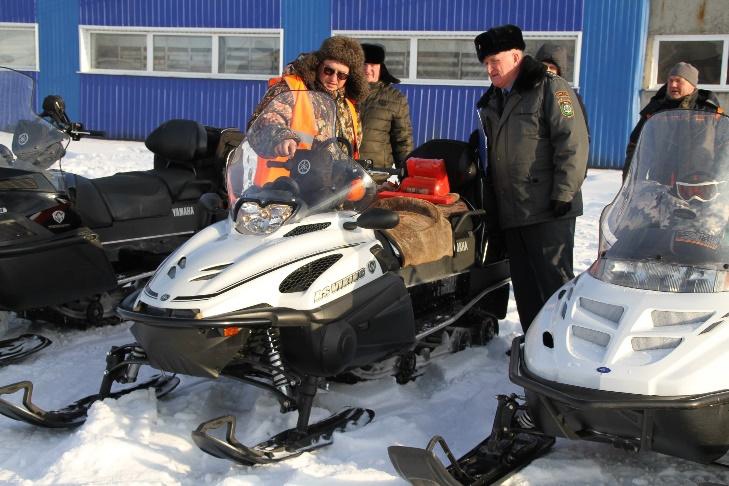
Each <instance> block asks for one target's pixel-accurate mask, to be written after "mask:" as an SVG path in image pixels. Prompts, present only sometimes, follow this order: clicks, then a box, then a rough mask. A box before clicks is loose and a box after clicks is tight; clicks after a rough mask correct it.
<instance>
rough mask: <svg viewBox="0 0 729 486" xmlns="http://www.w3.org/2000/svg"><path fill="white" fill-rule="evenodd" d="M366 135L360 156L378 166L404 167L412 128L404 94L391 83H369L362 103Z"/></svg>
mask: <svg viewBox="0 0 729 486" xmlns="http://www.w3.org/2000/svg"><path fill="white" fill-rule="evenodd" d="M360 118H361V119H362V126H363V135H362V148H361V149H360V156H361V157H362V158H364V159H372V160H373V161H374V163H375V167H377V168H384V167H388V168H389V167H392V165H393V163H394V164H395V165H396V166H397V167H401V166H402V165H403V164H404V163H405V158H406V157H407V156H408V154H409V153H410V152H412V150H413V128H412V125H411V123H410V110H409V108H408V100H407V98H406V97H405V95H404V94H403V93H402V92H401V91H399V90H397V89H395V87H393V86H392V85H391V84H389V83H384V82H382V81H378V82H376V83H370V94H369V96H368V97H367V98H366V99H365V100H364V102H362V104H361V105H360Z"/></svg>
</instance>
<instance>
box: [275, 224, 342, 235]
mask: <svg viewBox="0 0 729 486" xmlns="http://www.w3.org/2000/svg"><path fill="white" fill-rule="evenodd" d="M330 224H331V223H315V224H302V225H301V226H297V227H296V228H294V229H292V230H291V231H289V232H288V233H286V234H285V235H284V237H286V236H299V235H305V234H306V233H313V232H314V231H320V230H323V229H325V228H328V227H329V225H330Z"/></svg>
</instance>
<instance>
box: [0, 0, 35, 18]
mask: <svg viewBox="0 0 729 486" xmlns="http://www.w3.org/2000/svg"><path fill="white" fill-rule="evenodd" d="M35 8H36V7H35V0H2V3H0V22H20V23H34V22H35Z"/></svg>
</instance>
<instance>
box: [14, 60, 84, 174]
mask: <svg viewBox="0 0 729 486" xmlns="http://www.w3.org/2000/svg"><path fill="white" fill-rule="evenodd" d="M33 88H34V82H33V78H31V77H29V76H27V75H25V74H23V73H20V72H18V71H15V70H13V69H9V68H4V67H0V168H10V169H19V170H25V171H32V172H45V171H46V170H47V169H48V168H49V167H50V166H51V165H53V164H54V163H55V162H56V161H57V160H59V159H60V158H61V157H63V155H64V153H65V148H66V146H67V145H68V142H69V140H70V137H69V136H68V135H66V134H65V133H64V132H62V131H61V130H59V129H58V128H56V127H55V126H53V125H52V124H51V123H49V122H48V121H46V120H44V119H43V118H41V117H40V116H38V115H37V114H36V113H35V111H34V110H33ZM52 179H55V178H52Z"/></svg>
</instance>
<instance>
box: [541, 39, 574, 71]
mask: <svg viewBox="0 0 729 486" xmlns="http://www.w3.org/2000/svg"><path fill="white" fill-rule="evenodd" d="M534 58H535V59H536V60H537V61H539V62H549V63H552V64H554V65H555V66H557V69H558V70H559V72H558V73H557V74H559V75H560V76H562V73H563V72H564V68H565V67H566V66H567V50H566V49H565V48H564V47H562V46H560V45H558V44H552V43H549V42H545V43H544V44H542V47H540V48H539V50H538V51H537V55H536V56H534Z"/></svg>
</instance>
